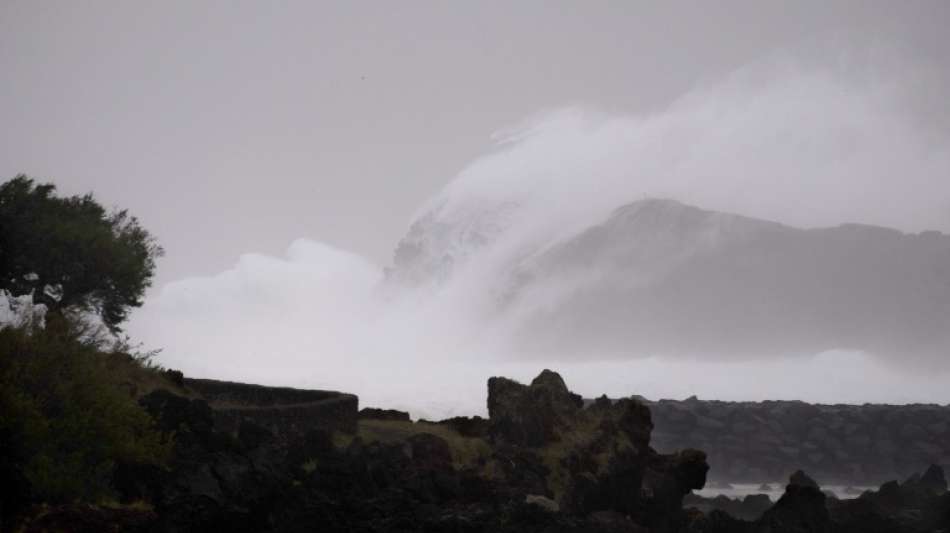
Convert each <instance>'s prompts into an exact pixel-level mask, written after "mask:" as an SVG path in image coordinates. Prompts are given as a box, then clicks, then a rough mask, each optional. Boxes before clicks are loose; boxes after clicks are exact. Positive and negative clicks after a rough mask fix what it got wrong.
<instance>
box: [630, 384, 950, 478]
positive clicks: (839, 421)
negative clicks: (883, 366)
mask: <svg viewBox="0 0 950 533" xmlns="http://www.w3.org/2000/svg"><path fill="white" fill-rule="evenodd" d="M647 405H648V406H649V408H650V411H651V412H652V414H653V423H654V425H655V426H656V427H655V429H654V431H653V440H652V442H653V446H654V447H655V448H656V449H657V450H658V451H661V452H669V451H673V450H678V449H682V448H697V449H701V450H704V451H705V452H706V453H707V454H708V456H709V464H710V465H711V469H710V472H709V475H710V479H711V480H715V481H724V482H730V483H735V482H739V483H762V482H773V481H777V480H781V479H783V478H785V476H787V475H788V473H789V472H792V471H795V470H798V469H804V470H805V471H806V472H808V473H809V474H811V475H813V476H814V477H815V479H817V480H818V481H820V482H821V483H824V484H841V485H868V486H874V485H878V484H880V483H882V482H884V481H886V480H888V479H905V478H906V477H907V476H909V475H910V474H911V473H913V472H919V471H921V470H922V469H924V468H926V467H927V465H930V464H940V465H943V466H944V467H945V468H947V467H950V406H939V405H872V404H866V405H818V404H808V403H804V402H797V401H765V402H721V401H702V400H697V399H696V398H690V399H687V400H684V401H676V400H660V401H658V402H647Z"/></svg>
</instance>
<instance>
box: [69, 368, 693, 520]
mask: <svg viewBox="0 0 950 533" xmlns="http://www.w3.org/2000/svg"><path fill="white" fill-rule="evenodd" d="M183 383H184V384H185V386H184V387H182V389H181V391H178V392H181V393H182V394H178V393H176V392H172V391H168V390H158V391H155V392H153V393H151V394H149V395H147V396H145V397H143V398H142V400H141V403H142V405H143V406H144V407H145V408H146V410H147V411H148V412H149V413H150V414H151V415H152V416H153V417H154V418H155V420H156V424H157V425H158V427H159V428H160V429H161V430H162V431H163V432H164V433H165V434H167V435H169V436H170V437H171V436H172V435H173V436H174V439H175V441H174V443H175V444H174V458H173V461H172V464H171V465H170V468H169V469H167V470H166V469H158V468H148V467H143V466H138V465H120V466H119V468H117V469H116V479H115V483H114V485H115V486H116V488H117V491H118V492H119V495H120V497H121V499H122V501H126V502H131V501H147V502H150V504H151V506H152V507H151V508H150V509H149V510H148V513H146V514H142V515H141V516H139V515H135V516H134V518H135V519H137V520H139V521H140V522H141V521H144V524H145V525H144V526H143V530H147V531H169V532H178V531H207V530H226V531H237V532H243V531H247V532H251V531H255V532H256V531H370V532H372V531H378V532H384V531H386V532H388V531H437V532H438V531H446V532H448V531H453V532H454V531H471V532H476V531H485V532H489V531H491V532H519V533H520V532H524V531H529V532H530V531H546V532H547V531H550V532H561V531H563V532H577V533H580V532H645V531H652V532H659V533H674V532H678V531H682V530H683V529H684V528H685V527H686V524H687V522H688V520H689V517H688V516H687V515H686V514H685V513H684V512H683V510H682V499H683V497H684V496H685V495H686V494H688V493H689V492H690V491H691V490H692V489H697V488H701V487H702V486H703V484H704V483H705V476H706V471H707V470H708V465H707V464H706V461H705V455H704V454H703V453H702V452H700V451H696V450H686V451H682V452H677V453H673V454H667V455H661V454H658V453H656V452H655V451H654V450H653V449H652V448H650V432H651V430H652V421H651V417H650V411H649V409H648V408H647V406H646V405H644V404H643V403H642V402H640V401H639V400H634V399H627V400H621V401H617V402H611V401H609V400H607V399H606V398H601V399H599V400H598V401H595V402H593V403H591V404H590V405H589V406H586V407H585V406H584V402H583V401H582V400H581V398H580V396H578V395H576V394H574V393H572V392H571V391H570V390H569V389H568V387H567V385H566V384H565V383H564V381H563V379H561V377H560V376H559V375H558V374H557V373H555V372H552V371H549V370H545V371H544V372H542V373H541V374H540V375H539V376H538V377H537V378H536V379H535V380H533V381H532V383H531V384H530V385H522V384H520V383H517V382H514V381H512V380H508V379H505V378H492V379H491V380H490V381H489V384H488V404H489V412H490V416H489V418H488V419H482V418H479V417H472V418H465V417H457V418H453V419H449V420H445V421H441V422H426V421H418V422H412V421H410V420H408V417H406V416H403V415H404V413H400V412H397V411H386V410H379V409H371V410H364V411H362V412H359V414H358V412H357V406H356V404H355V401H353V402H350V398H351V397H350V396H349V395H341V394H338V393H323V392H318V393H316V392H315V393H313V394H308V393H306V391H296V390H293V389H269V388H266V387H256V386H241V385H240V384H226V383H219V382H204V381H202V382H197V385H198V386H197V387H192V386H191V385H194V384H195V383H196V382H195V381H192V380H187V379H186V380H184V381H183ZM354 400H355V399H354ZM341 404H342V405H347V406H348V407H347V408H346V411H342V410H340V405H341ZM287 406H291V408H292V409H293V410H295V411H296V410H299V409H303V408H304V406H309V407H308V408H310V409H316V410H319V409H321V408H324V407H326V408H327V411H326V412H325V413H323V414H321V416H319V417H317V421H316V422H314V423H310V424H308V423H303V422H299V421H297V420H296V419H294V418H290V417H287V416H284V413H282V412H281V411H282V410H283V409H286V408H287ZM341 413H342V414H341ZM67 511H68V510H64V511H63V512H64V513H67ZM97 512H98V511H97ZM100 514H102V513H101V512H100ZM98 516H99V515H95V514H90V518H96V519H98V518H97V517H98ZM103 516H105V515H103ZM130 520H131V519H130ZM130 523H131V522H130Z"/></svg>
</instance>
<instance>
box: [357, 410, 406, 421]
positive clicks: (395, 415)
mask: <svg viewBox="0 0 950 533" xmlns="http://www.w3.org/2000/svg"><path fill="white" fill-rule="evenodd" d="M359 418H360V420H397V421H402V422H409V420H410V418H409V413H407V412H405V411H397V410H395V409H377V408H375V407H364V408H362V409H360V412H359Z"/></svg>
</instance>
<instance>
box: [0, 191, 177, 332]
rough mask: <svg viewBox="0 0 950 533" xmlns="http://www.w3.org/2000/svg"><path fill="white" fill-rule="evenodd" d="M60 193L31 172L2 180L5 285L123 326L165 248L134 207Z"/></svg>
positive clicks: (0, 282)
mask: <svg viewBox="0 0 950 533" xmlns="http://www.w3.org/2000/svg"><path fill="white" fill-rule="evenodd" d="M55 193H56V186H55V185H53V184H50V183H45V184H37V183H36V182H34V180H33V179H31V178H28V177H26V176H24V175H19V176H17V177H15V178H13V179H12V180H9V181H7V182H5V183H3V184H2V185H0V290H6V291H8V292H9V293H10V294H12V295H14V296H17V295H22V294H30V293H32V294H33V298H34V301H35V302H39V303H43V304H45V305H46V306H47V308H48V310H49V311H48V312H49V313H53V314H58V315H64V314H66V313H67V312H68V313H73V312H78V313H84V312H91V313H94V314H95V315H97V316H98V317H99V318H100V319H101V320H102V322H103V324H104V325H105V326H106V327H107V328H108V329H109V331H110V332H112V333H118V332H121V331H122V329H121V327H120V324H121V323H122V322H124V321H125V319H126V318H127V317H128V313H129V311H130V309H131V308H133V307H139V306H141V305H142V296H143V295H144V293H145V289H147V288H148V287H149V286H150V285H151V282H152V276H153V275H154V272H155V260H156V259H157V258H158V257H160V256H161V255H162V253H163V251H162V248H161V247H160V246H159V245H158V244H157V242H156V241H155V239H154V237H152V235H150V234H149V233H148V231H146V230H145V229H144V228H142V227H141V226H140V225H139V222H138V220H137V219H136V218H135V217H134V216H130V215H129V213H128V211H127V210H115V211H112V212H108V211H106V209H105V208H103V207H102V206H101V205H100V204H99V203H98V202H97V201H96V200H95V199H94V198H93V197H92V194H86V195H83V196H70V197H63V198H61V197H58V196H56V194H55Z"/></svg>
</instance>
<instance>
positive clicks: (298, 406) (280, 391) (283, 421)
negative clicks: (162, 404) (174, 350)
mask: <svg viewBox="0 0 950 533" xmlns="http://www.w3.org/2000/svg"><path fill="white" fill-rule="evenodd" d="M184 384H185V386H186V387H187V388H188V389H190V390H191V391H193V392H194V393H196V394H197V395H199V396H201V397H202V398H203V399H204V400H206V401H207V402H208V404H209V405H210V406H211V408H212V411H213V413H214V424H215V428H217V429H219V430H221V431H225V432H229V433H235V434H236V433H237V432H238V430H239V428H240V426H241V423H242V422H245V421H247V422H252V423H254V424H256V425H257V426H261V427H264V428H266V429H267V430H268V431H270V432H271V433H273V434H275V435H283V436H286V437H291V436H297V435H303V434H304V433H306V432H307V431H309V430H311V429H322V430H327V431H342V432H345V433H351V434H353V433H356V429H357V428H356V423H357V412H358V411H359V399H358V398H357V397H356V396H354V395H352V394H346V393H341V392H335V391H321V390H304V389H293V388H290V387H266V386H263V385H251V384H247V383H232V382H228V381H216V380H211V379H185V380H184Z"/></svg>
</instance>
